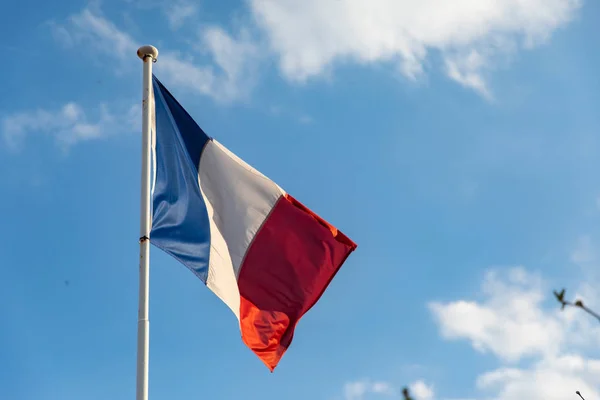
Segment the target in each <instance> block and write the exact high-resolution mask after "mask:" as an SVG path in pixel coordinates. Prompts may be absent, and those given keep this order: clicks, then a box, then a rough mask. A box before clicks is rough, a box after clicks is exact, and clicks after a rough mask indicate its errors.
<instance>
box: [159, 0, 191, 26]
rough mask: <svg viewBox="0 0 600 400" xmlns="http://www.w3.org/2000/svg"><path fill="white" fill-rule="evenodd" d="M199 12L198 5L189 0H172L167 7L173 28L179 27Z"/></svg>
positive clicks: (166, 12)
mask: <svg viewBox="0 0 600 400" xmlns="http://www.w3.org/2000/svg"><path fill="white" fill-rule="evenodd" d="M197 12H198V6H197V5H196V4H194V3H191V2H187V1H178V2H172V3H171V2H170V3H168V5H167V6H166V9H165V14H166V15H167V20H168V21H169V26H170V27H171V29H179V28H180V27H181V26H182V25H183V24H184V23H185V22H186V21H187V20H189V19H191V18H193V17H194V16H196V13H197Z"/></svg>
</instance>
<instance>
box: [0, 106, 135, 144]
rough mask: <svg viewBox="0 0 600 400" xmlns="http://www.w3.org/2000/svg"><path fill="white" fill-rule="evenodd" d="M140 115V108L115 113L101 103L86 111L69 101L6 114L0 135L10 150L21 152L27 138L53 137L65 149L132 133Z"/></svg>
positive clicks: (2, 120) (133, 107)
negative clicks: (34, 136) (48, 106)
mask: <svg viewBox="0 0 600 400" xmlns="http://www.w3.org/2000/svg"><path fill="white" fill-rule="evenodd" d="M140 113H141V109H140V107H139V105H133V106H131V107H129V108H127V109H123V110H119V111H118V112H115V111H113V110H111V109H110V108H109V107H108V106H107V105H106V104H101V105H99V106H98V107H97V108H96V109H95V110H92V111H91V112H86V111H85V110H84V109H83V107H82V106H81V105H79V104H77V103H74V102H70V103H67V104H64V105H63V106H62V107H60V108H58V109H54V110H51V109H36V110H29V111H21V112H16V113H12V114H9V115H5V116H4V117H3V118H2V119H1V124H0V127H1V131H0V132H1V134H2V138H3V140H4V143H5V145H6V146H7V147H8V148H9V149H11V150H19V149H20V147H21V146H22V144H23V142H24V141H25V140H27V136H33V135H46V136H49V137H52V138H54V139H55V140H56V142H57V143H58V145H59V146H60V147H61V148H63V149H64V150H66V149H68V148H69V147H70V146H72V145H73V144H75V143H77V142H81V141H89V140H96V139H100V138H105V137H108V136H112V135H115V134H119V133H126V132H132V131H134V130H135V129H137V128H138V123H139V120H140V118H139V115H141V114H140ZM90 114H91V115H90Z"/></svg>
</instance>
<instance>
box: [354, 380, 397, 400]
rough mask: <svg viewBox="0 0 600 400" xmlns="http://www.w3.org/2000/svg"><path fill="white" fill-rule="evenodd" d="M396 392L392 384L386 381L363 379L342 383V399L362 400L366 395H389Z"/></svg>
mask: <svg viewBox="0 0 600 400" xmlns="http://www.w3.org/2000/svg"><path fill="white" fill-rule="evenodd" d="M396 392H397V391H396V390H395V389H394V388H393V386H392V385H391V384H389V383H387V382H381V381H371V380H368V379H364V380H358V381H354V382H348V383H346V384H345V385H344V400H363V399H365V398H366V397H367V396H368V395H379V396H385V397H390V396H393V395H394V394H395V393H396Z"/></svg>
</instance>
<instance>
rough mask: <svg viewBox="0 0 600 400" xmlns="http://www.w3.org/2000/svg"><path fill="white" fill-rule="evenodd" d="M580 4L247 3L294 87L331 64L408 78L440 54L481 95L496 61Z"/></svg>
mask: <svg viewBox="0 0 600 400" xmlns="http://www.w3.org/2000/svg"><path fill="white" fill-rule="evenodd" d="M581 3H582V1H581V0H455V1H447V0H421V1H413V0H302V1H299V0H250V5H251V10H252V13H253V15H254V17H255V20H256V22H257V24H258V25H259V26H260V27H261V28H262V30H263V31H264V32H265V33H266V34H267V36H268V38H269V42H270V45H271V48H272V50H273V51H274V52H275V53H276V54H277V55H278V56H279V61H280V67H281V69H282V71H283V73H284V75H285V76H286V77H287V78H289V79H291V80H295V81H304V80H306V79H308V78H310V77H314V76H317V75H321V74H323V73H327V72H328V71H330V70H331V68H332V67H333V66H334V65H335V64H340V63H346V62H357V63H360V64H371V63H381V62H389V63H393V64H395V65H397V66H398V68H399V70H400V71H401V72H402V73H403V74H404V75H405V76H407V77H408V78H410V79H416V78H417V77H418V76H419V75H421V74H422V73H423V72H424V69H425V65H426V59H427V56H428V55H429V54H431V53H436V52H439V53H440V54H441V55H442V58H443V60H444V65H445V71H446V73H447V75H448V76H449V77H450V78H452V79H454V80H455V81H457V82H458V83H460V84H462V85H464V86H467V87H469V88H472V89H474V90H476V91H478V92H479V93H481V94H482V95H484V96H486V97H490V95H491V93H490V90H489V87H488V83H487V82H486V80H485V74H486V71H488V70H489V69H490V68H492V67H493V65H492V64H493V62H494V60H495V59H496V57H501V56H504V55H506V54H508V53H510V52H512V51H514V49H516V48H523V49H528V48H531V47H534V46H536V45H538V44H540V43H543V42H544V41H546V40H547V39H548V38H549V37H550V35H551V34H552V33H553V32H554V31H555V30H556V29H558V28H559V27H561V26H563V25H565V24H566V23H568V22H569V21H570V20H571V19H572V18H573V15H574V13H575V11H576V10H577V9H578V8H579V7H580V6H581Z"/></svg>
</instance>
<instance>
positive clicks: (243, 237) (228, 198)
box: [150, 76, 356, 372]
mask: <svg viewBox="0 0 600 400" xmlns="http://www.w3.org/2000/svg"><path fill="white" fill-rule="evenodd" d="M153 94H154V100H153V102H154V116H153V124H154V126H153V129H152V131H153V132H152V134H153V138H152V151H153V164H154V168H153V170H154V171H153V174H154V177H153V185H152V230H151V233H150V241H151V243H152V244H153V245H155V246H156V247H158V248H160V249H162V250H163V251H165V252H166V253H168V254H170V255H172V256H173V257H174V258H175V259H177V260H179V261H180V262H181V263H182V264H183V265H185V266H186V267H187V268H189V269H190V270H191V271H192V272H193V273H194V274H195V275H196V276H197V277H198V278H199V279H200V280H201V281H202V282H204V283H205V284H206V286H208V288H209V289H210V290H212V291H213V292H214V293H215V294H216V295H217V296H218V297H219V298H220V299H221V300H222V301H223V302H224V303H225V304H227V306H228V307H229V308H230V309H231V311H233V313H234V314H235V316H236V317H237V319H238V321H239V327H240V331H241V336H242V340H243V341H244V343H245V344H246V345H247V346H248V347H249V348H250V349H251V350H252V351H254V353H255V354H256V355H257V356H258V357H259V358H260V359H261V360H262V361H263V362H264V363H265V364H266V365H267V367H269V369H270V370H271V372H272V371H273V370H274V369H275V367H276V366H277V364H278V363H279V361H280V359H281V357H282V356H283V354H284V353H285V351H286V350H287V349H288V347H289V346H290V344H291V342H292V337H293V335H294V329H295V327H296V324H297V323H298V321H299V320H300V318H301V317H302V316H303V315H304V314H305V313H306V312H307V311H308V310H309V309H310V308H311V307H312V306H313V305H314V304H315V303H316V302H317V301H318V300H319V298H320V297H321V295H322V294H323V292H324V291H325V289H326V288H327V286H328V285H329V282H330V281H331V280H332V279H333V277H334V276H335V274H336V273H337V271H338V270H339V268H340V267H341V266H342V264H343V263H344V261H345V260H346V258H347V257H348V256H349V255H350V253H351V252H352V251H354V250H355V249H356V244H355V243H354V242H353V241H352V240H350V239H349V238H348V237H347V236H346V235H344V234H343V233H342V232H340V231H339V230H338V229H336V228H335V227H333V226H332V225H331V224H329V223H327V222H326V221H325V220H324V219H322V218H321V217H319V216H318V215H316V214H315V213H314V212H312V211H311V210H309V209H308V208H307V207H305V206H304V205H302V203H300V202H299V201H298V200H296V199H295V198H293V197H292V196H291V195H289V194H288V193H286V192H285V191H284V190H283V189H282V188H281V187H280V186H278V185H277V184H276V183H275V182H273V181H271V180H270V179H269V178H267V177H266V176H265V175H263V174H261V173H260V172H259V171H257V170H256V169H254V168H252V167H251V166H250V165H248V164H247V163H245V162H244V161H243V160H242V159H240V158H239V157H237V156H236V155H235V154H233V153H232V152H231V151H229V150H228V149H227V148H225V146H223V145H222V144H220V143H219V142H218V141H216V140H215V139H213V138H211V137H209V136H208V135H207V134H206V133H205V132H204V131H203V130H202V129H201V128H200V127H199V126H198V124H197V123H196V122H195V121H194V120H193V119H192V117H191V116H190V115H189V114H188V113H187V112H186V110H185V109H184V108H183V107H182V106H181V105H180V104H179V102H178V101H177V100H176V99H175V97H173V95H171V93H169V91H168V90H167V89H166V88H165V86H163V84H162V83H161V82H160V81H159V80H158V79H157V78H156V77H155V76H153ZM151 109H152V107H151Z"/></svg>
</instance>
